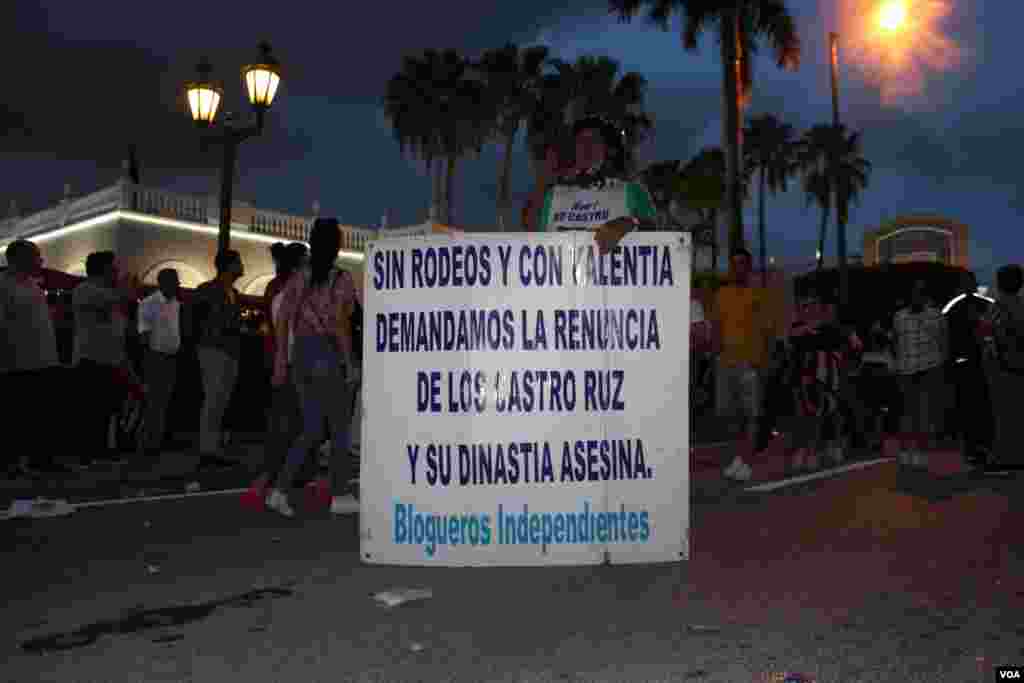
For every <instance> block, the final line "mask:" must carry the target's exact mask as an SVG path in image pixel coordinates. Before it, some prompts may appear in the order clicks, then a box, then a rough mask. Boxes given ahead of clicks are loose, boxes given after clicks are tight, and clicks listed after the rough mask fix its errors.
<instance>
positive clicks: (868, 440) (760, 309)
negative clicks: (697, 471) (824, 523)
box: [696, 249, 1024, 481]
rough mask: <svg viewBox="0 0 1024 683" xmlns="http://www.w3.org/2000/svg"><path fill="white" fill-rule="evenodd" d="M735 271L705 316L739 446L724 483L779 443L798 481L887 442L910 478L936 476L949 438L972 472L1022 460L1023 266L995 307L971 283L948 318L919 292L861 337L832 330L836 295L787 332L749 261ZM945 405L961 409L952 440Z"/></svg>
mask: <svg viewBox="0 0 1024 683" xmlns="http://www.w3.org/2000/svg"><path fill="white" fill-rule="evenodd" d="M731 270H732V274H733V277H732V279H731V281H730V282H729V284H727V285H725V286H723V287H721V288H720V289H719V290H718V291H717V293H716V296H715V305H714V311H713V313H712V314H711V316H710V317H711V319H712V324H713V333H712V334H711V342H710V350H711V351H712V353H714V354H715V355H716V357H717V372H716V376H717V382H716V414H717V415H718V416H719V417H720V418H723V419H726V420H728V424H729V426H730V427H731V429H732V432H731V436H732V437H733V439H735V440H736V441H737V443H738V444H739V447H738V448H737V449H736V451H735V455H734V457H733V459H732V460H731V461H730V463H729V464H728V465H727V466H726V467H725V469H724V472H723V474H724V475H725V477H727V478H729V479H733V480H737V481H747V480H749V479H750V478H751V476H752V474H753V466H754V465H753V463H754V461H756V459H757V457H758V455H759V454H761V453H763V452H764V451H765V450H766V449H767V447H768V444H769V443H770V441H771V436H770V435H771V434H775V435H778V434H780V433H781V434H782V435H785V436H786V437H787V438H788V440H789V443H788V448H787V451H788V454H789V455H788V456H787V457H788V463H787V464H788V469H789V470H790V471H791V472H792V473H794V474H796V473H800V472H807V471H813V470H816V469H818V468H820V467H821V466H823V465H839V464H842V463H843V462H844V461H845V460H846V459H847V458H848V457H849V456H850V452H851V450H852V449H855V448H861V449H863V448H867V449H873V450H881V448H882V445H883V444H882V436H883V434H888V435H890V436H891V437H892V438H894V440H895V441H896V442H897V460H898V463H899V465H900V466H901V467H902V468H905V469H908V470H927V469H928V456H929V453H930V452H933V451H934V450H935V448H936V445H937V441H938V437H939V436H940V434H944V433H945V434H948V433H953V434H955V435H956V436H957V437H958V438H959V440H960V442H961V446H962V452H963V454H964V457H965V459H966V460H967V461H968V463H969V464H971V465H972V466H977V467H981V468H1001V467H1006V466H1009V465H1014V464H1016V461H1017V460H1019V458H1018V457H1017V455H1016V453H1015V450H1014V448H1015V447H1014V444H1015V443H1016V442H1017V436H1018V431H1017V430H1018V429H1019V427H1018V425H1019V424H1020V421H1019V420H1016V419H1015V418H1014V415H1013V409H1012V398H1011V397H1012V395H1013V394H1012V392H1015V391H1019V390H1021V389H1024V306H1022V300H1021V296H1020V291H1021V283H1022V277H1024V275H1022V273H1024V271H1022V269H1021V267H1020V266H1019V265H1008V266H1005V267H1003V268H1001V269H1000V270H999V271H998V273H997V277H996V285H997V299H996V300H995V302H994V303H993V302H990V300H988V299H986V298H985V297H982V296H980V295H978V294H977V282H976V280H975V278H974V276H973V275H972V274H970V273H966V274H965V275H964V278H963V281H962V283H961V295H960V296H958V297H957V298H956V299H954V301H953V302H951V304H950V305H949V306H948V307H947V309H946V310H945V311H940V310H939V309H938V307H937V306H936V305H935V304H934V302H933V301H931V300H930V299H929V297H928V286H927V284H926V283H925V282H924V281H920V280H919V281H916V282H914V284H913V286H912V288H911V291H910V292H908V293H907V296H906V301H907V303H906V305H904V306H901V307H900V308H899V309H898V310H897V311H896V312H895V315H893V316H892V318H891V320H889V321H886V320H881V319H880V320H876V321H874V323H873V324H872V325H871V326H870V328H869V329H868V330H867V331H866V332H865V333H863V334H862V333H861V332H859V331H858V329H857V326H856V325H854V324H849V323H844V322H843V321H841V320H840V319H839V318H838V317H837V310H836V308H837V306H836V304H837V301H836V298H837V297H836V296H835V294H834V292H826V291H814V290H813V289H812V290H811V291H806V292H803V293H801V294H800V295H799V296H798V297H797V301H796V305H795V310H794V311H793V315H792V316H791V317H792V323H791V325H790V327H789V329H788V330H786V331H782V330H780V329H779V325H780V322H779V321H781V319H782V316H781V315H780V311H779V310H778V308H777V307H774V306H772V305H771V304H770V300H771V296H770V293H769V292H768V291H767V290H765V289H763V288H758V287H755V286H754V285H752V284H751V280H750V274H751V257H750V253H749V252H747V251H746V250H744V249H739V250H736V251H735V252H734V253H733V254H732V256H731ZM701 318H702V319H703V315H702V316H701ZM696 348H698V349H699V347H696ZM947 394H952V396H953V398H954V401H953V404H954V406H955V411H954V412H953V420H952V422H953V424H952V425H951V426H952V429H950V428H949V427H950V425H947V424H946V422H947V411H946V410H945V409H946V403H947V402H946V400H945V396H946V395H947ZM776 430H778V431H776Z"/></svg>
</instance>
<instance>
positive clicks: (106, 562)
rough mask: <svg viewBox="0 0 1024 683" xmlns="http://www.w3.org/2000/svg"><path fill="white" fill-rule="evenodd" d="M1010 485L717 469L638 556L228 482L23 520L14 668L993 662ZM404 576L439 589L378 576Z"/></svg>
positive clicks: (1013, 502) (539, 672)
mask: <svg viewBox="0 0 1024 683" xmlns="http://www.w3.org/2000/svg"><path fill="white" fill-rule="evenodd" d="M696 479H697V478H695V480H696ZM695 486H696V484H695ZM1019 493H1020V483H1019V480H1017V479H1007V478H1001V479H991V478H981V477H973V478H972V477H970V476H967V475H965V474H963V473H960V474H957V475H950V476H946V477H935V476H932V475H915V476H905V475H901V474H899V473H897V471H896V468H895V465H893V464H891V463H885V464H881V465H877V466H871V467H866V468H864V469H861V470H856V471H851V472H848V473H844V474H842V475H840V476H837V477H832V478H828V479H819V480H815V481H809V482H805V483H802V484H799V485H795V486H790V487H785V488H782V489H780V490H778V491H774V492H770V493H760V494H756V493H749V492H744V491H743V489H742V488H740V487H736V486H731V487H730V486H726V487H724V488H721V489H719V490H718V495H717V496H712V495H706V496H704V497H703V498H702V499H701V500H703V502H701V500H698V502H695V503H694V504H693V505H692V525H693V528H692V536H693V538H692V545H693V557H692V559H691V560H689V561H687V562H682V563H675V564H665V565H648V566H626V567H622V566H600V567H580V568H537V569H508V568H475V569H440V568H439V569H430V568H402V567H380V566H368V565H364V564H362V563H361V562H360V559H359V555H358V543H359V537H358V527H357V519H356V516H355V515H346V516H340V517H334V518H332V517H331V516H330V515H329V514H328V513H326V512H325V511H317V512H304V513H303V514H301V515H300V517H299V518H297V519H295V520H286V519H283V518H280V517H278V516H276V515H274V514H273V513H270V512H266V513H259V512H249V511H245V510H243V509H242V508H241V506H240V505H239V501H238V497H237V496H235V495H228V496H212V497H196V498H185V499H179V500H173V501H163V502H159V501H158V502H139V503H131V504H124V505H111V506H101V507H94V508H87V509H79V510H77V511H76V512H75V513H74V514H72V515H69V516H67V517H59V518H54V519H25V520H8V521H5V522H2V523H0V557H2V560H0V561H2V562H3V564H4V568H5V577H6V579H7V580H6V581H5V582H4V583H3V586H2V587H0V596H2V597H0V600H2V601H3V603H4V604H5V606H6V609H5V610H4V612H3V614H2V616H0V629H2V631H0V632H2V635H3V636H4V641H5V642H6V643H7V647H8V648H9V649H8V656H7V657H6V662H5V664H6V666H5V667H4V672H3V674H2V676H0V678H3V679H5V680H9V681H62V682H66V681H110V682H115V681H235V680H237V681H254V680H259V681H346V680H353V681H613V680H614V681H716V682H719V681H720V682H722V683H746V682H747V681H781V680H782V678H781V674H783V673H786V672H791V671H799V672H806V673H808V674H811V675H813V676H814V678H815V680H817V681H818V683H826V682H836V683H839V682H842V683H856V682H860V681H864V682H868V681H886V682H892V681H951V682H956V683H970V682H972V681H985V682H987V681H990V680H993V673H992V668H993V667H994V666H995V665H996V664H1003V665H1013V664H1022V663H1024V611H1022V609H1021V608H1022V607H1024V583H1022V582H1021V580H1020V577H1022V576H1024V571H1022V570H1024V565H1022V559H1024V558H1022V557H1021V556H1020V551H1021V544H1020V540H1021V539H1020V534H1021V531H1022V530H1024V524H1022V523H1021V520H1022V517H1021V515H1022V507H1021V504H1020V500H1021V497H1020V495H1019ZM695 498H700V497H695ZM397 587H415V588H426V589H429V590H431V591H432V597H430V598H429V599H426V600H422V601H418V602H413V603H409V604H405V605H401V606H398V607H393V608H390V609H389V608H386V607H383V606H381V605H379V604H378V603H377V602H375V601H374V600H373V599H372V597H371V595H372V594H374V593H376V592H379V591H384V590H388V589H392V588H397Z"/></svg>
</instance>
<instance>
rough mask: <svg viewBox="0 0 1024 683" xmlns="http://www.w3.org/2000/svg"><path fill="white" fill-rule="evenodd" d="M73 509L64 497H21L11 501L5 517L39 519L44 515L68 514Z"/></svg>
mask: <svg viewBox="0 0 1024 683" xmlns="http://www.w3.org/2000/svg"><path fill="white" fill-rule="evenodd" d="M74 511H75V507H74V506H73V505H71V504H69V503H68V502H67V501H66V500H64V499H60V500H48V499H46V498H36V499H34V500H33V499H21V500H15V501H14V502H12V503H11V507H10V508H9V509H8V510H7V518H8V519H14V518H15V517H33V518H36V519H40V518H45V517H62V516H64V515H70V514H71V513H72V512H74Z"/></svg>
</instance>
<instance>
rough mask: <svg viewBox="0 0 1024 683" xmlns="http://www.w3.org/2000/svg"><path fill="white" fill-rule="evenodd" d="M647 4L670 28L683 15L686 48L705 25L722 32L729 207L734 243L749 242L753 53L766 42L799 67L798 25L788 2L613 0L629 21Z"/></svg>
mask: <svg viewBox="0 0 1024 683" xmlns="http://www.w3.org/2000/svg"><path fill="white" fill-rule="evenodd" d="M642 7H647V8H648V11H647V17H648V20H649V21H651V23H653V24H655V25H656V26H658V27H660V28H661V29H663V30H668V28H669V20H670V19H671V18H672V15H673V14H677V13H678V14H682V15H683V31H682V40H683V48H684V49H685V50H687V51H689V52H694V51H696V50H697V46H698V38H700V35H701V33H703V32H704V30H705V29H708V28H713V30H715V31H716V33H717V34H718V43H719V49H720V54H721V60H722V81H723V96H724V99H725V102H724V109H725V111H724V117H723V118H724V120H725V128H726V143H727V144H726V147H727V152H728V154H727V155H726V163H727V174H726V177H727V179H728V182H727V183H726V194H727V204H728V207H729V214H730V216H729V247H730V249H734V248H736V247H739V246H742V245H743V243H744V241H745V240H744V235H743V201H742V194H743V193H742V184H743V180H742V175H743V174H742V172H741V170H740V149H739V148H740V141H739V135H740V105H741V103H743V102H744V101H746V100H747V99H748V97H749V94H750V91H751V86H752V80H753V77H752V73H751V69H750V62H751V57H753V56H754V55H755V54H757V50H758V47H759V45H760V43H761V41H766V42H767V43H768V44H769V45H770V46H771V48H772V50H773V51H774V53H775V59H776V63H777V64H778V66H779V67H780V68H791V69H795V68H796V67H797V66H798V65H799V63H800V37H799V35H797V31H796V23H795V22H794V20H793V16H792V15H791V14H790V13H789V9H788V8H787V7H786V3H785V2H784V1H783V0H609V8H610V10H611V12H613V13H615V14H618V15H619V18H620V19H621V20H622V21H627V22H628V21H630V20H631V19H632V18H633V17H634V16H636V15H637V14H638V13H639V12H640V9H641V8H642Z"/></svg>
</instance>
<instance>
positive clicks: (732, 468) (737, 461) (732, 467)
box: [722, 456, 743, 478]
mask: <svg viewBox="0 0 1024 683" xmlns="http://www.w3.org/2000/svg"><path fill="white" fill-rule="evenodd" d="M742 464H743V460H742V459H741V458H739V457H738V456H737V457H735V458H733V459H732V462H731V463H729V465H728V466H727V467H726V468H725V469H724V470H722V474H723V475H725V476H726V477H730V478H731V477H732V475H733V474H735V472H736V469H737V468H738V467H739V466H740V465H742Z"/></svg>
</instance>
